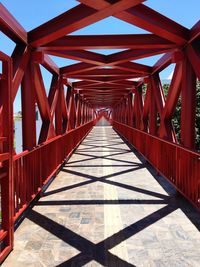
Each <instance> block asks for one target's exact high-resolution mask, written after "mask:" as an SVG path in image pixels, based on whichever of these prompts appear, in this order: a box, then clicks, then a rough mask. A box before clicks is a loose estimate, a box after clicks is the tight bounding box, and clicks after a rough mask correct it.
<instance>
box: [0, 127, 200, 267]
mask: <svg viewBox="0 0 200 267" xmlns="http://www.w3.org/2000/svg"><path fill="white" fill-rule="evenodd" d="M199 229H200V215H199V214H198V213H197V212H196V211H195V209H194V208H192V207H191V205H190V204H188V202H187V201H186V200H184V199H183V198H182V197H181V196H180V195H179V194H177V193H176V191H175V190H174V189H173V188H172V187H171V186H170V185H169V184H168V182H166V181H165V180H164V179H163V178H162V177H160V176H156V173H155V172H154V170H153V169H152V168H151V167H150V165H149V164H148V163H146V162H145V161H144V160H142V159H141V157H138V155H137V153H135V152H133V151H131V150H130V148H129V147H128V146H127V145H126V144H125V143H124V142H123V141H122V139H121V138H120V137H119V136H118V135H117V134H116V133H115V132H114V131H113V130H112V128H111V127H95V128H94V129H93V131H92V132H91V133H90V134H89V135H88V137H87V138H86V139H85V140H84V142H83V143H82V144H81V145H80V146H79V148H78V149H77V150H76V152H75V153H74V154H73V156H72V157H71V158H70V160H69V161H68V163H67V164H66V165H65V166H64V168H63V169H62V171H61V172H60V173H59V174H58V175H57V177H56V178H55V180H54V181H53V182H52V183H51V185H50V186H49V188H48V189H47V190H46V192H45V193H44V194H43V196H42V197H41V199H40V200H39V201H38V202H37V203H36V205H35V206H34V208H33V209H32V210H31V211H30V212H29V213H28V214H27V216H26V218H25V220H24V221H23V222H22V224H21V225H20V226H19V228H18V229H17V230H16V233H15V249H14V251H13V252H12V253H11V254H10V256H9V257H8V258H7V260H6V261H5V262H4V264H3V267H8V266H9V267H19V266H20V267H24V266H26V267H32V266H35V267H36V266H37V267H40V266H75V267H77V266H91V267H92V266H113V267H117V266H120V267H121V266H122V267H123V266H125V267H126V266H138V267H139V266H141V267H142V266H144V267H148V266H151V267H158V266H159V267H164V266H167V267H169V266H170V267H176V266H180V267H185V266H191V267H199V266H200V233H199Z"/></svg>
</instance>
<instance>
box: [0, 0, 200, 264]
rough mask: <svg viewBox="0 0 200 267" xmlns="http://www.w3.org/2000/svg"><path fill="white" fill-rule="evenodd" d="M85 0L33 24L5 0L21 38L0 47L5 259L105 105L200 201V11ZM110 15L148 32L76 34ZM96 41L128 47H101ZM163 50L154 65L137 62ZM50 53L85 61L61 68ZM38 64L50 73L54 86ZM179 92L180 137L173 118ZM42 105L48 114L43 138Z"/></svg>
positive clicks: (1, 13) (11, 28)
mask: <svg viewBox="0 0 200 267" xmlns="http://www.w3.org/2000/svg"><path fill="white" fill-rule="evenodd" d="M79 2H80V4H79V5H77V6H76V7H74V8H72V9H71V10H68V11H66V12H64V13H63V14H61V15H59V16H58V17H56V18H53V19H52V20H50V21H48V22H46V23H44V24H43V25H41V26H39V27H37V28H35V29H33V30H32V31H30V32H26V31H25V30H24V29H23V27H22V26H21V25H20V24H19V23H18V22H17V21H16V19H15V18H14V17H13V16H12V15H11V14H10V13H9V11H8V10H7V9H6V8H5V7H4V6H3V5H2V4H0V30H1V31H2V32H3V33H4V34H5V35H6V36H7V37H9V38H10V39H11V40H12V41H14V42H15V43H16V46H15V49H14V51H13V54H12V56H11V57H9V56H7V55H5V54H4V53H3V52H0V61H1V62H2V73H1V74H0V89H1V90H0V95H1V97H0V103H1V109H0V183H1V207H2V223H1V229H0V262H1V261H2V260H3V259H4V258H5V257H6V256H7V254H8V253H9V251H10V250H11V249H12V247H13V227H14V222H15V221H16V219H18V218H19V216H20V215H21V214H22V212H23V211H24V210H25V209H26V207H27V206H28V205H29V204H30V203H31V201H32V200H33V199H34V198H35V197H36V196H37V195H38V194H39V193H40V191H41V189H42V188H43V186H44V185H45V184H46V183H47V181H48V180H49V179H50V178H51V177H52V175H54V174H55V173H56V172H57V170H58V169H59V168H60V166H61V164H62V163H63V162H64V160H65V159H66V157H68V156H69V155H70V154H71V153H72V152H73V150H74V149H75V147H76V146H77V145H78V144H79V143H80V141H81V140H82V139H83V138H84V137H85V135H86V134H87V133H88V132H89V131H90V130H91V128H92V127H93V125H94V124H95V122H96V120H97V119H98V118H100V117H101V116H102V115H104V116H107V118H108V119H109V120H110V121H111V123H112V124H113V127H114V128H115V129H116V130H117V131H119V132H120V133H121V134H122V135H124V137H126V138H127V139H128V141H129V142H130V143H132V144H133V145H134V146H135V147H136V148H137V149H138V150H139V151H140V152H141V153H142V154H143V155H144V156H145V157H146V158H147V159H148V160H149V161H150V162H151V163H152V164H153V166H154V167H155V168H157V170H158V171H159V172H160V173H162V174H163V175H164V176H165V177H166V178H168V179H169V180H170V181H171V182H172V183H173V184H174V185H175V186H176V187H177V189H178V190H179V191H181V192H182V193H183V194H184V195H185V196H186V197H187V198H188V199H189V200H190V201H191V202H192V203H193V204H194V205H196V206H197V207H199V205H200V186H199V184H200V176H199V173H200V163H199V162H200V161H199V158H200V154H199V153H197V152H195V151H194V149H195V116H196V103H195V102H196V80H197V79H200V21H199V22H197V24H196V25H194V27H193V28H192V29H187V28H185V27H183V26H182V25H180V24H178V23H176V22H174V21H172V20H171V19H169V18H167V17H165V16H164V15H162V14H160V13H158V12H156V11H155V10H152V9H151V8H149V7H147V6H146V5H145V4H144V3H143V2H145V1H144V0H96V1H94V0H79ZM109 16H114V17H116V18H118V19H120V20H122V21H125V22H127V23H129V24H132V25H135V26H137V27H140V28H142V29H145V30H147V31H148V32H150V33H149V34H119V35H85V36H82V35H81V36H77V35H76V36H74V35H69V34H70V33H72V32H74V31H76V30H79V29H81V28H83V27H86V26H88V25H90V24H92V23H95V22H97V21H100V20H102V19H104V18H106V17H109ZM92 49H123V51H121V52H117V53H113V54H109V55H102V54H99V53H94V52H91V51H90V50H92ZM163 53H164V56H162V57H161V58H160V60H158V62H157V63H156V64H155V65H154V66H153V67H152V66H146V65H142V64H138V63H135V62H133V61H134V60H136V59H140V58H144V57H149V56H153V55H159V54H163ZM49 55H54V56H58V57H62V58H68V59H75V60H78V61H80V63H77V64H73V65H70V66H66V67H62V68H59V67H58V66H57V65H56V64H55V63H54V62H53V61H52V60H51V58H50V57H49ZM172 63H173V64H175V71H174V74H173V78H172V82H171V85H170V88H169V92H168V95H167V96H164V92H163V88H162V84H161V81H160V77H159V73H160V72H161V71H162V70H163V69H165V68H166V67H168V66H169V65H170V64H172ZM40 66H43V67H44V68H45V69H46V70H48V71H49V72H50V73H51V74H52V81H51V86H50V90H49V94H48V95H47V94H46V88H45V83H44V80H43V76H42V72H41V68H40ZM70 79H76V80H77V81H74V82H72V83H70ZM144 84H145V85H146V89H144V86H143V85H144ZM19 87H21V99H22V139H23V152H22V153H20V154H16V153H15V152H14V151H13V149H12V147H13V113H12V104H13V102H14V99H15V97H16V94H17V92H18V90H19ZM66 88H67V89H66ZM180 96H181V100H182V101H181V103H182V104H181V121H180V128H181V142H180V144H178V142H177V140H176V135H175V132H174V128H173V123H172V118H173V116H174V111H175V108H176V105H177V102H178V99H179V97H180ZM36 105H37V107H38V109H39V113H40V116H41V119H42V127H41V131H40V135H39V139H38V140H36V116H35V113H36ZM158 117H159V121H158Z"/></svg>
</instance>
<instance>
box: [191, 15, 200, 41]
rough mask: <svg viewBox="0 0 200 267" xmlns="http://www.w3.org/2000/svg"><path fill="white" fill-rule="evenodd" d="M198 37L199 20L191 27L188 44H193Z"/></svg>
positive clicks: (199, 31)
mask: <svg viewBox="0 0 200 267" xmlns="http://www.w3.org/2000/svg"><path fill="white" fill-rule="evenodd" d="M199 36H200V20H199V21H198V22H197V23H196V24H195V25H194V26H193V27H192V29H191V30H190V40H189V42H190V43H191V42H193V41H194V40H195V39H197V38H198V37H199Z"/></svg>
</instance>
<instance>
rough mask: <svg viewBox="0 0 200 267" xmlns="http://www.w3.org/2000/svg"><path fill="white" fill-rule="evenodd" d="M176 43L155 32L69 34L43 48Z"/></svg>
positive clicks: (173, 45) (171, 45) (137, 45)
mask: <svg viewBox="0 0 200 267" xmlns="http://www.w3.org/2000/svg"><path fill="white" fill-rule="evenodd" d="M174 47H176V44H174V43H172V42H169V41H167V40H165V39H163V38H161V37H159V36H157V35H155V34H113V35H75V36H73V35H70V36H64V37H61V38H59V39H58V40H56V41H54V42H51V43H48V44H46V45H45V46H44V48H43V49H44V50H80V49H123V48H134V49H139V48H141V49H145V48H174Z"/></svg>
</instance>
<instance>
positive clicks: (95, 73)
mask: <svg viewBox="0 0 200 267" xmlns="http://www.w3.org/2000/svg"><path fill="white" fill-rule="evenodd" d="M134 74H135V75H134ZM65 76H66V77H76V78H78V77H79V78H80V79H81V78H84V77H109V76H128V77H130V78H131V77H134V76H138V74H137V73H132V72H130V71H125V70H118V69H95V70H90V71H85V72H81V73H80V74H71V75H70V74H68V73H66V74H65Z"/></svg>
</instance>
